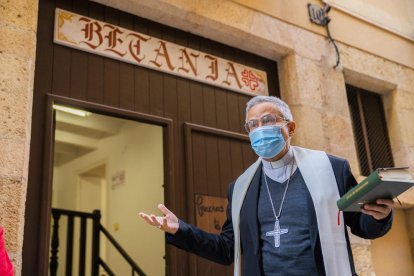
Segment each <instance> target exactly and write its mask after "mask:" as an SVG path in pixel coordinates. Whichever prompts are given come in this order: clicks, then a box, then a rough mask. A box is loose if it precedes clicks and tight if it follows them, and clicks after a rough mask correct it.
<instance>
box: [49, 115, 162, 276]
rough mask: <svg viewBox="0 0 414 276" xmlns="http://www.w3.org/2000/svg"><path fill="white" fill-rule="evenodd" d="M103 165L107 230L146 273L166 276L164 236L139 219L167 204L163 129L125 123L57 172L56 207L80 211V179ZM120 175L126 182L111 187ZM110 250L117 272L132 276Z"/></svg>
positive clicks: (55, 176) (54, 184)
mask: <svg viewBox="0 0 414 276" xmlns="http://www.w3.org/2000/svg"><path fill="white" fill-rule="evenodd" d="M102 163H105V164H106V182H107V186H106V195H107V198H106V210H107V213H106V214H103V216H105V219H106V222H107V223H106V228H107V229H108V230H109V232H110V233H111V234H112V235H113V236H114V237H115V239H117V241H118V242H119V243H120V244H121V246H123V247H124V249H125V250H126V251H127V252H128V254H130V256H131V257H132V258H133V259H134V260H136V262H137V263H138V265H139V266H140V267H141V268H142V269H143V270H144V272H145V273H147V274H148V275H164V274H165V261H164V259H163V256H164V255H165V241H164V239H165V238H164V235H163V233H162V232H161V231H156V230H155V229H154V228H153V227H150V226H148V225H146V223H145V222H144V221H142V220H141V219H140V218H139V217H138V215H137V214H138V212H139V211H148V212H154V211H156V206H157V204H158V203H161V202H164V189H163V187H162V185H163V182H164V179H163V178H164V172H163V141H162V127H159V126H152V125H148V124H142V123H137V122H132V121H126V122H125V123H124V125H123V126H122V127H121V129H120V132H119V134H117V135H114V136H111V137H108V138H104V139H102V140H100V142H99V145H98V149H97V150H95V151H93V152H91V153H89V154H86V155H84V156H81V157H80V158H78V159H75V160H73V161H71V162H69V163H67V164H64V165H62V166H60V167H58V168H55V170H54V182H53V199H52V204H53V207H56V208H63V209H70V210H79V209H78V208H77V198H78V196H79V195H78V183H77V182H78V175H79V174H81V173H83V172H85V171H86V170H88V169H91V168H94V167H96V166H97V165H100V164H102ZM120 171H124V172H125V183H124V184H122V185H119V186H117V187H115V188H114V189H112V187H111V184H112V176H113V175H114V174H116V173H117V172H120ZM97 196H99V195H97ZM80 211H89V212H91V211H92V210H80ZM116 225H117V226H118V227H117V228H115V226H116ZM62 226H63V225H62ZM116 229H117V230H116ZM61 230H63V229H61ZM62 243H64V241H63V240H61V244H62ZM106 247H107V252H106V259H107V261H108V263H109V265H111V267H113V268H114V272H115V273H116V274H117V275H129V274H130V273H131V270H130V267H129V266H127V265H126V263H125V261H124V260H122V259H121V257H120V255H119V254H118V252H117V251H116V250H115V249H114V248H113V246H112V245H110V244H107V245H106ZM61 250H62V249H61ZM62 253H63V252H62ZM63 255H64V254H62V258H64V256H63ZM61 269H63V268H62V267H59V271H61Z"/></svg>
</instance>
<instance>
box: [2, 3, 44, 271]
mask: <svg viewBox="0 0 414 276" xmlns="http://www.w3.org/2000/svg"><path fill="white" fill-rule="evenodd" d="M37 11H38V2H37V1H36V0H4V1H1V2H0V64H1V66H0V225H1V226H2V227H3V228H4V231H5V237H4V238H5V241H6V249H7V251H8V253H9V256H10V258H11V260H12V262H13V264H14V267H15V272H16V275H20V274H21V261H22V260H21V258H22V245H23V229H24V212H25V200H26V187H27V175H28V161H29V144H30V125H31V113H32V97H33V77H34V64H35V63H34V61H35V48H36V28H37Z"/></svg>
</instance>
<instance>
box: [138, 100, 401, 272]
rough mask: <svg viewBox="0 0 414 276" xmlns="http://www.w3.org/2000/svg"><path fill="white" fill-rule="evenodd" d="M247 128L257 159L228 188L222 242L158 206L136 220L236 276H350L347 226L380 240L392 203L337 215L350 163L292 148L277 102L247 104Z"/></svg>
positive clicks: (286, 114)
mask: <svg viewBox="0 0 414 276" xmlns="http://www.w3.org/2000/svg"><path fill="white" fill-rule="evenodd" d="M245 126H246V130H247V132H248V133H249V137H250V141H251V145H252V148H253V149H254V151H255V152H256V154H257V155H259V156H260V158H259V159H258V160H257V161H256V162H255V163H254V164H253V165H252V166H250V167H249V168H248V169H247V170H246V171H245V172H244V173H243V174H242V175H241V176H239V178H238V179H237V181H236V182H235V183H233V184H231V185H230V187H229V192H228V201H229V204H228V207H227V220H226V222H225V223H224V225H223V227H222V231H221V234H220V235H215V234H210V233H206V232H204V231H202V230H200V229H198V228H196V227H195V226H192V225H189V224H187V223H185V222H183V221H181V220H179V219H178V218H177V217H176V216H175V215H174V214H173V213H172V212H171V211H169V210H168V209H167V208H166V207H165V206H164V205H162V204H160V205H159V206H158V207H159V209H160V210H161V211H162V212H163V214H164V216H163V217H160V216H155V215H147V214H145V213H140V216H141V217H142V218H144V219H145V220H146V221H147V222H148V223H149V224H151V225H153V226H156V227H158V228H160V229H162V230H164V231H165V232H167V240H168V242H169V243H171V244H173V245H175V246H177V247H179V248H182V249H184V250H186V251H189V252H192V253H195V254H197V255H199V256H201V257H204V258H207V259H209V260H212V261H215V262H218V263H221V264H231V263H232V262H233V261H234V263H235V264H234V275H237V276H238V275H240V274H241V271H243V275H328V276H331V275H334V276H338V275H356V273H355V268H354V263H353V258H352V252H351V247H350V243H349V238H348V233H347V231H346V227H345V224H346V225H348V226H349V227H350V228H351V231H352V233H354V234H355V235H357V236H360V237H362V238H368V239H373V238H377V237H380V236H382V235H384V234H385V233H386V232H388V230H389V229H390V228H391V223H392V209H393V206H394V202H393V201H392V200H389V199H378V200H377V201H376V203H375V204H365V205H364V206H363V208H362V209H361V212H355V213H348V212H347V213H344V214H341V213H338V209H337V207H336V201H337V200H338V199H339V197H340V196H341V195H343V194H345V193H346V191H348V190H349V189H350V188H351V187H352V186H355V185H356V184H357V183H356V180H355V178H354V177H353V175H352V174H351V171H350V167H349V164H348V162H347V161H346V160H344V159H340V158H337V157H334V156H330V155H327V154H326V153H324V152H321V151H314V150H309V149H304V148H299V147H293V146H290V139H291V137H292V136H293V134H294V132H295V127H296V124H295V122H294V121H293V117H292V114H291V112H290V109H289V107H288V105H287V104H286V103H285V102H283V101H282V100H280V99H279V98H276V97H267V96H257V97H254V98H252V99H251V100H250V101H249V102H248V103H247V107H246V125H245ZM341 222H342V223H341ZM343 222H345V224H344V223H343Z"/></svg>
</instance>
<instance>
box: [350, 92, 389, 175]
mask: <svg viewBox="0 0 414 276" xmlns="http://www.w3.org/2000/svg"><path fill="white" fill-rule="evenodd" d="M346 88H347V96H348V104H349V109H350V112H351V118H352V126H353V131H354V137H355V142H356V147H357V151H358V160H359V166H360V170H361V173H362V174H363V175H369V174H370V173H371V172H372V171H373V170H375V169H376V168H383V167H392V166H394V161H393V158H392V153H391V147H390V142H389V137H388V131H387V125H386V122H385V116H384V108H383V104H382V98H381V96H380V95H378V94H375V93H372V92H369V91H366V90H363V89H360V88H356V87H353V86H350V85H347V86H346Z"/></svg>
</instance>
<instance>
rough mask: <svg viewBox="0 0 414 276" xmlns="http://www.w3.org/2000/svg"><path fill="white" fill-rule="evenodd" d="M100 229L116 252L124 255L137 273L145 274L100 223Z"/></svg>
mask: <svg viewBox="0 0 414 276" xmlns="http://www.w3.org/2000/svg"><path fill="white" fill-rule="evenodd" d="M100 230H101V232H102V233H104V235H105V236H106V237H107V238H108V240H109V241H110V242H111V243H112V245H113V246H114V247H115V248H116V249H117V250H118V252H119V253H120V254H121V255H122V257H124V259H125V260H126V261H127V262H128V263H129V265H130V266H131V267H132V268H133V269H134V270H135V271H136V272H137V273H138V275H145V273H144V271H142V270H141V268H140V267H139V266H138V265H137V264H136V263H135V262H134V260H133V259H132V258H131V257H130V256H129V255H128V253H126V251H125V250H124V249H123V248H122V247H121V245H120V244H119V243H118V242H117V241H116V240H115V238H114V237H113V236H112V235H111V234H110V233H109V232H108V230H106V229H105V227H103V226H102V225H101V227H100Z"/></svg>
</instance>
